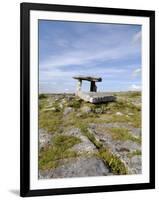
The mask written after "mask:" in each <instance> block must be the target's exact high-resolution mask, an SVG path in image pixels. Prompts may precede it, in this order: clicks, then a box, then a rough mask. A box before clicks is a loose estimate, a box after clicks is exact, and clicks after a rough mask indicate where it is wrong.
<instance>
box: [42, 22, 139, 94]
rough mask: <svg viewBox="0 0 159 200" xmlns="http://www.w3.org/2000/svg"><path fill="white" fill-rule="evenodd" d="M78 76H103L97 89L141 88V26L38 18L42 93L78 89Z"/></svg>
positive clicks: (84, 84)
mask: <svg viewBox="0 0 159 200" xmlns="http://www.w3.org/2000/svg"><path fill="white" fill-rule="evenodd" d="M75 75H89V76H99V77H101V78H102V82H100V83H97V87H98V91H127V90H140V89H141V26H140V25H122V24H121V25H119V24H100V23H82V22H62V21H46V20H39V90H40V93H63V92H66V93H73V92H75V89H76V80H74V79H73V78H72V76H75ZM82 89H83V90H84V91H88V90H89V82H86V81H84V82H83V85H82Z"/></svg>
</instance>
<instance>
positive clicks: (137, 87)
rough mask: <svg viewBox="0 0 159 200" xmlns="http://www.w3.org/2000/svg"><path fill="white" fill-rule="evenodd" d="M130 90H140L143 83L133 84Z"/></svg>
mask: <svg viewBox="0 0 159 200" xmlns="http://www.w3.org/2000/svg"><path fill="white" fill-rule="evenodd" d="M130 90H135V91H139V90H141V85H136V84H132V85H131V86H130Z"/></svg>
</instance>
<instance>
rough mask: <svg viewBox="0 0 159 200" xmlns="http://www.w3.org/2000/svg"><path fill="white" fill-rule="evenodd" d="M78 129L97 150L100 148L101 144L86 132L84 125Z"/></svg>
mask: <svg viewBox="0 0 159 200" xmlns="http://www.w3.org/2000/svg"><path fill="white" fill-rule="evenodd" d="M79 128H80V130H81V132H82V133H83V135H85V136H86V137H87V138H88V139H89V140H90V141H91V142H92V143H93V144H94V145H95V146H96V147H97V149H99V148H101V147H102V144H101V143H100V142H99V141H98V140H96V138H95V137H94V135H93V134H92V133H91V132H90V131H89V130H88V128H87V126H86V125H85V124H80V125H79Z"/></svg>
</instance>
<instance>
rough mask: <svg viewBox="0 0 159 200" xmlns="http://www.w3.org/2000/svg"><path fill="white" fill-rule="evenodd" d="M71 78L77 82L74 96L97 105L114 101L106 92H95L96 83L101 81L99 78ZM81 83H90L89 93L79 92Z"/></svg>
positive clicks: (113, 97) (114, 98)
mask: <svg viewBox="0 0 159 200" xmlns="http://www.w3.org/2000/svg"><path fill="white" fill-rule="evenodd" d="M73 78H74V79H76V80H77V88H76V95H77V96H78V97H80V98H81V99H83V100H84V101H86V102H90V103H94V104H97V103H104V102H111V101H115V100H116V97H115V96H113V95H111V94H110V93H108V92H97V86H96V82H101V81H102V78H101V77H91V76H74V77H73ZM82 81H89V82H90V91H89V92H83V91H81V88H82Z"/></svg>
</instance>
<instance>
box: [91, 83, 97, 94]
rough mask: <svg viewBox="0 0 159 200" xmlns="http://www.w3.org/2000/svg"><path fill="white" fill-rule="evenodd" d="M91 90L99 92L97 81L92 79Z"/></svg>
mask: <svg viewBox="0 0 159 200" xmlns="http://www.w3.org/2000/svg"><path fill="white" fill-rule="evenodd" d="M90 92H97V86H96V82H95V81H91V85H90Z"/></svg>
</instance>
